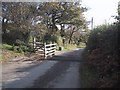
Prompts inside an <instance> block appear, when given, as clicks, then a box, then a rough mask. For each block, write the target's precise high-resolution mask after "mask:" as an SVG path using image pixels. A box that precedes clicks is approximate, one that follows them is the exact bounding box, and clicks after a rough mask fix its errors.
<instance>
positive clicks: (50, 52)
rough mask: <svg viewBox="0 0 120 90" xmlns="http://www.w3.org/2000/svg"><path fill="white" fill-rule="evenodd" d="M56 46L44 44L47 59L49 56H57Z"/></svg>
mask: <svg viewBox="0 0 120 90" xmlns="http://www.w3.org/2000/svg"><path fill="white" fill-rule="evenodd" d="M55 50H56V44H55V43H54V44H52V43H51V44H46V43H45V44H44V57H45V58H47V57H48V56H50V57H51V56H53V55H55Z"/></svg>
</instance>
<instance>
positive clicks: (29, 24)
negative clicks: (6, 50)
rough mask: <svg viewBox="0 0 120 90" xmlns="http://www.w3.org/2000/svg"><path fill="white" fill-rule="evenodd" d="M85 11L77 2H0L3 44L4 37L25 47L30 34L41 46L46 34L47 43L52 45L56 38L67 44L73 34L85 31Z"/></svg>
mask: <svg viewBox="0 0 120 90" xmlns="http://www.w3.org/2000/svg"><path fill="white" fill-rule="evenodd" d="M85 11H87V8H83V7H82V6H81V4H80V2H40V3H37V2H35V3H33V2H32V3H28V2H3V3H2V28H3V41H4V40H8V39H7V37H8V38H11V40H12V41H10V42H12V43H14V42H15V40H16V39H20V40H22V41H24V42H25V43H26V44H27V43H28V41H29V37H30V34H31V31H33V32H35V36H36V37H37V39H39V40H40V41H42V42H45V40H46V39H45V38H46V37H45V36H47V35H46V34H48V35H49V37H50V38H51V39H49V41H52V42H56V41H57V38H58V37H61V38H62V39H63V38H65V37H67V36H69V38H66V39H67V41H68V42H69V43H71V41H72V40H73V39H72V38H73V34H74V33H75V32H77V31H80V30H81V29H83V28H86V21H85V18H84V15H83V12H85ZM58 26H59V28H58ZM69 30H70V33H67V32H68V31H69ZM8 34H9V35H8Z"/></svg>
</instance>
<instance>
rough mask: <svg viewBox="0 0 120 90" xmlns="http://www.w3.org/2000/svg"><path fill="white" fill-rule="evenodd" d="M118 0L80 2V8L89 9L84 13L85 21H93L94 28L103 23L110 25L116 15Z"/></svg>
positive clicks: (84, 0)
mask: <svg viewBox="0 0 120 90" xmlns="http://www.w3.org/2000/svg"><path fill="white" fill-rule="evenodd" d="M119 1H120V0H82V6H86V7H89V8H90V10H89V11H87V12H86V13H85V16H86V18H87V20H90V19H91V17H93V19H94V26H97V25H100V24H103V23H105V22H106V23H112V22H114V21H115V20H114V18H113V17H111V16H114V15H117V7H118V2H119Z"/></svg>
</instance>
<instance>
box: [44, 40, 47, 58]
mask: <svg viewBox="0 0 120 90" xmlns="http://www.w3.org/2000/svg"><path fill="white" fill-rule="evenodd" d="M46 54H47V52H46V42H45V43H44V57H45V59H46V58H47V55H46Z"/></svg>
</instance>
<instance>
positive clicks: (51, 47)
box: [33, 42, 56, 59]
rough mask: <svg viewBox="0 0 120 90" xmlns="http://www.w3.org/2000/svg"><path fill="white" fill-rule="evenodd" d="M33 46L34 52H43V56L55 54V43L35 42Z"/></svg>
mask: <svg viewBox="0 0 120 90" xmlns="http://www.w3.org/2000/svg"><path fill="white" fill-rule="evenodd" d="M33 48H34V51H35V52H39V54H41V55H42V54H44V58H45V59H46V58H47V57H52V56H53V55H55V50H56V44H55V43H54V44H53V43H50V44H46V43H44V44H41V43H40V42H35V43H34V44H33Z"/></svg>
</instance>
